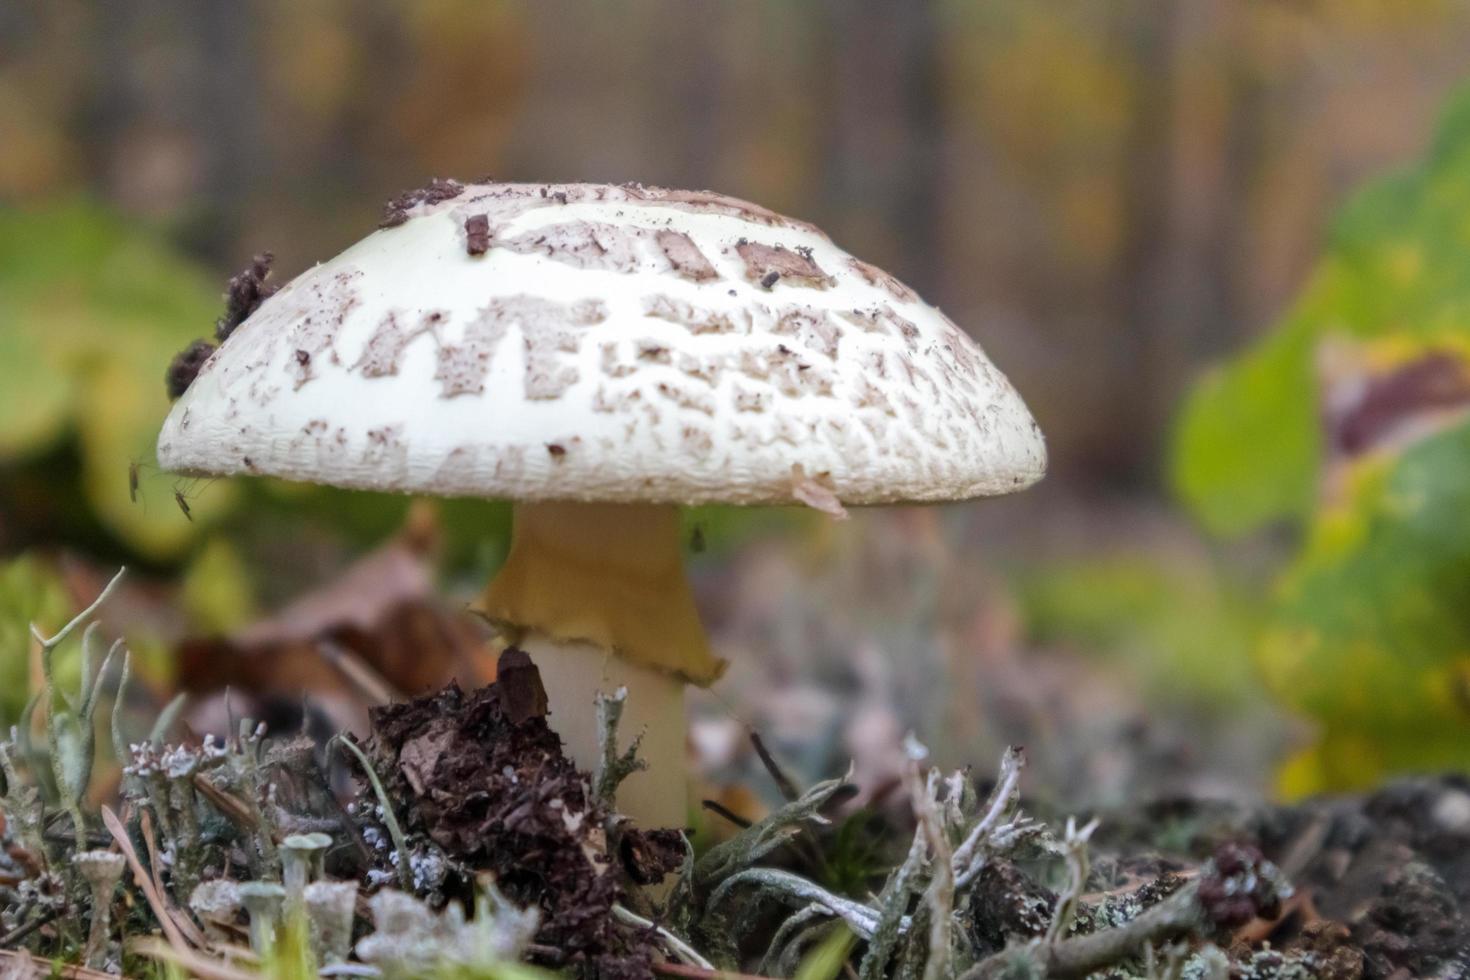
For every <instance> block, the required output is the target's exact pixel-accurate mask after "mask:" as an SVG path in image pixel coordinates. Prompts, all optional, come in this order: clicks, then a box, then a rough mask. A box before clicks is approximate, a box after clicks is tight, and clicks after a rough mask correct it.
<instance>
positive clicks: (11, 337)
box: [0, 200, 232, 559]
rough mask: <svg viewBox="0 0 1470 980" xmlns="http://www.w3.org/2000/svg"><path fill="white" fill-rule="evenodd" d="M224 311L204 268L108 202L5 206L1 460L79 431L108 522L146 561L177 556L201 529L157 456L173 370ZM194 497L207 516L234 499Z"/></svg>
mask: <svg viewBox="0 0 1470 980" xmlns="http://www.w3.org/2000/svg"><path fill="white" fill-rule="evenodd" d="M218 307H219V295H218V289H217V288H214V287H211V286H210V285H209V284H208V277H207V276H206V275H205V274H204V272H203V271H202V270H200V269H199V268H197V267H195V266H193V265H190V264H189V263H187V262H185V261H183V260H182V259H180V258H178V257H177V256H175V255H174V254H173V253H172V252H171V251H170V250H169V249H168V248H167V247H165V246H164V245H163V244H162V243H161V242H159V241H157V240H155V238H154V237H153V236H151V235H149V234H148V233H146V232H145V231H142V230H139V229H138V228H136V227H134V226H132V225H130V224H129V223H128V222H127V221H126V220H125V219H123V218H121V217H119V216H117V215H115V214H113V213H111V212H109V211H107V210H105V209H103V208H100V207H98V206H95V205H92V204H89V203H87V202H85V201H81V200H74V201H68V202H64V203H61V204H57V205H53V206H51V207H47V208H40V209H34V210H17V209H11V208H0V461H9V460H16V459H20V458H25V457H28V456H34V455H36V454H39V453H42V452H44V451H46V450H47V449H48V448H50V447H51V445H52V444H54V443H55V442H56V441H57V440H58V439H60V438H61V437H62V436H63V434H65V433H66V432H68V431H74V432H76V434H77V435H78V442H79V445H80V447H81V452H82V479H83V484H84V491H85V494H86V498H87V500H88V502H89V503H90V505H91V507H92V508H94V509H95V510H96V512H97V515H98V517H99V518H100V520H101V521H102V522H103V524H104V525H105V526H106V527H107V528H108V529H109V530H110V531H111V532H112V533H113V534H115V535H117V536H118V537H119V538H120V539H122V540H123V541H124V542H125V543H126V544H127V545H129V546H130V547H132V548H134V549H136V550H137V551H139V552H140V553H142V554H143V555H145V556H147V557H150V558H153V559H160V558H171V557H177V556H178V555H179V554H180V553H181V552H182V551H183V549H184V548H185V547H187V545H188V544H189V543H190V541H191V540H192V539H193V536H194V533H195V529H194V527H193V525H192V524H191V523H190V521H189V520H187V519H186V518H184V516H183V514H182V513H181V512H180V510H179V509H178V508H177V507H176V506H175V505H174V503H173V501H172V497H173V488H172V486H171V482H172V481H168V480H166V479H161V478H159V476H158V474H157V473H156V471H155V470H154V469H153V467H152V465H151V464H152V461H153V455H154V439H155V436H156V434H157V429H158V426H159V424H160V423H161V421H162V420H163V417H164V415H165V414H166V413H167V411H168V400H167V398H166V397H165V395H164V390H163V381H162V379H163V371H164V369H165V367H167V365H168V362H169V360H170V358H172V356H173V355H174V354H175V353H176V352H177V351H178V350H179V349H181V348H182V347H183V346H185V345H186V344H187V343H188V342H189V341H190V340H192V339H194V338H196V337H199V336H202V335H205V334H207V333H208V332H209V330H210V327H211V324H212V323H213V321H214V316H215V314H216V312H217V310H218ZM133 464H139V465H140V467H141V469H140V471H139V472H140V478H141V481H142V484H143V486H142V489H143V490H144V499H143V500H140V501H134V500H133V495H132V494H131V492H130V487H129V470H130V467H131V466H132V465H133ZM185 493H186V494H187V495H188V496H189V498H190V499H189V501H188V503H189V507H190V510H191V512H192V515H193V517H194V519H195V520H196V521H199V522H201V523H207V522H208V521H209V520H210V519H211V518H212V517H213V516H215V515H217V514H218V513H220V512H221V511H222V510H224V509H225V508H226V507H227V506H228V504H229V499H230V497H231V495H232V491H231V490H230V489H229V488H228V487H227V486H220V487H218V488H210V489H209V490H207V491H203V492H201V493H198V494H196V493H194V491H193V489H192V488H185Z"/></svg>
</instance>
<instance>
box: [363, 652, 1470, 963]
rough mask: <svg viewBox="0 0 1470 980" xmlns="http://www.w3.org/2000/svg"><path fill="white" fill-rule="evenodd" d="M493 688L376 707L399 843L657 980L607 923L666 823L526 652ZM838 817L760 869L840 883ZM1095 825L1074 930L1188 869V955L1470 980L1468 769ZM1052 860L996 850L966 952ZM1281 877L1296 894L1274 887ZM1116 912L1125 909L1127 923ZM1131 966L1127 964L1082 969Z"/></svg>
mask: <svg viewBox="0 0 1470 980" xmlns="http://www.w3.org/2000/svg"><path fill="white" fill-rule="evenodd" d="M499 678H500V679H499V681H498V682H497V683H496V684H492V685H490V686H488V687H485V688H482V689H480V690H478V691H475V692H472V693H466V692H464V691H462V690H461V689H460V688H459V687H457V686H453V685H451V686H450V687H449V688H446V689H445V690H442V691H440V692H438V693H436V694H433V695H430V696H427V697H423V698H419V699H417V700H414V701H409V702H405V703H400V704H394V705H390V706H387V707H383V708H379V709H375V711H374V712H373V717H372V721H373V731H374V734H373V738H372V741H371V743H370V748H371V750H372V752H373V754H374V756H375V758H376V760H377V763H378V771H379V772H380V773H384V774H387V775H388V776H389V779H388V782H389V784H390V785H389V787H388V790H389V794H390V796H391V797H393V798H395V799H398V800H402V801H405V802H404V805H403V816H404V817H405V818H406V823H407V826H406V827H405V830H406V831H407V832H408V834H409V837H410V840H419V841H423V842H425V844H426V846H427V845H432V846H433V847H434V848H437V849H438V850H439V852H440V853H442V854H443V855H445V856H447V858H448V859H449V860H450V861H451V863H452V866H453V867H454V869H455V872H454V874H456V875H458V877H459V882H458V887H459V888H460V889H461V891H463V890H467V889H468V887H469V884H470V883H471V881H472V880H473V876H474V875H475V874H477V873H480V872H486V871H488V872H491V873H493V874H495V876H496V877H497V880H498V881H499V884H500V886H501V887H502V889H504V890H505V891H506V892H507V894H509V895H511V896H512V897H513V898H514V899H515V900H517V901H519V902H522V903H531V904H536V905H538V906H539V907H540V909H541V910H542V914H543V925H542V928H541V931H540V933H539V934H538V936H537V943H538V949H539V950H541V952H538V953H537V957H538V958H539V959H540V961H541V962H543V963H544V964H545V965H548V966H555V967H571V968H573V969H574V970H575V971H576V972H577V973H579V974H580V975H582V976H590V977H615V978H620V980H621V978H633V977H647V976H651V975H652V972H651V971H652V970H653V967H654V963H655V961H656V960H657V959H658V958H659V957H657V955H656V954H655V952H654V947H653V946H652V945H651V942H652V937H651V936H649V935H647V934H646V933H643V932H640V931H639V930H636V929H628V928H626V927H619V926H616V925H614V923H613V921H612V918H611V914H610V910H611V908H612V906H613V905H614V904H615V903H624V904H631V903H632V901H633V899H634V896H633V895H632V894H631V893H632V891H633V886H635V885H643V884H649V883H654V882H658V881H660V880H661V879H663V878H664V877H665V876H666V875H668V874H670V873H672V872H676V871H677V869H678V868H679V867H680V865H681V863H682V861H683V859H684V847H683V841H682V839H681V837H680V835H679V833H678V831H676V830H671V829H652V830H643V829H640V828H633V827H628V826H626V825H625V824H620V823H619V822H618V820H616V819H613V820H610V819H609V816H610V815H609V813H608V811H607V808H606V807H605V806H604V805H603V804H602V803H601V802H599V801H598V800H596V799H594V798H592V794H591V790H590V786H591V785H592V782H591V781H590V780H589V779H588V777H587V775H586V774H585V773H579V772H578V771H577V770H576V768H575V767H574V766H573V765H572V763H571V762H570V761H568V760H567V758H566V757H565V756H564V755H563V754H562V751H561V744H560V741H559V739H558V738H557V736H556V735H555V733H553V732H552V731H551V730H550V728H549V727H548V726H547V724H546V719H545V713H546V701H545V691H544V689H543V688H542V686H541V682H540V678H539V676H538V675H537V673H536V670H535V667H534V666H533V665H532V664H531V663H530V661H529V658H528V657H526V655H525V654H524V653H522V652H520V651H518V650H514V649H512V650H509V651H507V652H506V654H505V655H504V656H503V658H502V660H501V663H500V668H499ZM773 771H774V772H779V770H773ZM368 799H370V795H369V794H367V793H366V792H365V793H364V796H363V800H364V801H365V800H368ZM1027 809H1028V810H1030V811H1032V812H1036V811H1037V810H1038V809H1039V808H1038V807H1036V806H1028V807H1027ZM829 816H831V817H832V818H833V820H832V825H831V827H830V828H829V830H827V831H825V832H818V833H816V834H814V835H812V836H810V837H803V838H802V839H800V840H797V841H794V842H793V843H792V844H791V845H789V846H788V847H787V848H786V849H785V850H783V851H778V852H776V853H775V854H773V855H770V856H769V858H768V859H767V860H763V861H762V864H767V865H770V866H782V867H786V868H788V869H790V870H793V871H796V872H798V873H801V874H803V875H804V876H809V877H811V878H812V879H814V880H815V879H818V878H824V879H825V880H826V881H827V882H828V883H829V884H831V885H832V886H833V887H837V885H836V884H835V882H836V879H835V878H834V877H833V875H832V868H833V867H834V866H835V865H836V864H837V863H838V860H839V854H840V853H841V849H842V848H843V847H844V846H849V847H850V845H851V843H852V842H851V840H850V839H849V840H848V841H847V843H846V844H844V843H843V833H844V832H843V830H842V825H843V823H844V821H843V820H842V818H841V814H840V813H830V814H829ZM1099 816H1101V817H1102V828H1103V829H1102V830H1101V831H1100V832H1099V833H1098V834H1097V836H1096V837H1095V838H1094V840H1093V846H1092V849H1091V850H1092V853H1091V858H1092V876H1091V878H1090V879H1089V888H1088V893H1087V894H1085V895H1084V896H1083V900H1082V904H1081V907H1080V908H1079V911H1078V923H1079V925H1078V931H1079V932H1094V931H1100V930H1104V929H1109V928H1112V927H1115V926H1117V925H1119V923H1120V922H1122V921H1124V920H1127V919H1129V918H1131V917H1132V916H1133V915H1136V914H1137V912H1138V910H1139V909H1142V908H1148V907H1150V906H1152V905H1154V904H1156V903H1158V902H1160V901H1163V900H1165V899H1166V898H1167V897H1168V896H1170V895H1172V894H1174V893H1175V892H1177V891H1178V890H1179V889H1180V888H1182V887H1183V886H1184V885H1185V884H1186V883H1188V882H1190V881H1191V880H1193V879H1196V878H1198V879H1199V888H1198V896H1199V902H1200V904H1201V906H1202V907H1203V909H1204V910H1205V916H1204V922H1205V923H1206V924H1205V925H1203V926H1201V928H1203V929H1206V930H1209V933H1210V934H1209V935H1194V936H1192V937H1190V941H1191V942H1192V943H1193V945H1194V948H1196V949H1198V948H1200V945H1201V944H1202V943H1203V942H1204V941H1205V940H1209V941H1212V942H1214V943H1216V944H1217V945H1218V946H1219V948H1221V949H1222V950H1224V951H1225V952H1226V953H1227V954H1228V956H1229V959H1230V964H1231V976H1232V977H1233V978H1241V980H1247V978H1249V980H1255V978H1261V980H1266V978H1280V980H1299V978H1307V977H1323V978H1329V980H1370V978H1371V980H1377V978H1383V980H1408V978H1416V977H1438V978H1446V980H1449V978H1460V977H1470V916H1467V914H1466V912H1467V909H1470V781H1467V780H1465V779H1464V778H1461V777H1450V776H1446V777H1442V778H1422V779H1415V780H1407V781H1401V782H1396V783H1393V784H1391V785H1388V786H1386V787H1384V788H1383V789H1381V790H1379V791H1377V792H1374V793H1371V794H1367V795H1359V796H1343V797H1338V798H1324V799H1317V800H1311V801H1307V802H1305V803H1301V804H1296V805H1277V804H1250V803H1245V802H1240V801H1206V800H1199V799H1190V798H1178V799H1169V800H1160V801H1157V802H1152V803H1146V804H1140V805H1138V806H1136V807H1129V808H1125V809H1122V810H1118V811H1111V812H1106V813H1101V814H1099ZM864 819H865V820H866V821H867V827H866V829H865V830H864V833H865V834H866V835H869V836H873V837H874V839H875V841H876V842H877V846H876V848H875V850H877V851H882V852H884V853H892V852H893V851H894V850H895V848H894V847H891V846H889V845H893V844H895V843H898V844H900V845H901V843H902V842H905V841H907V840H908V838H909V835H910V834H911V833H912V827H911V826H904V825H903V819H902V818H901V817H899V818H882V817H880V816H879V815H877V814H873V813H867V814H866V816H865V818H864ZM899 850H901V846H900V847H899ZM1048 860H1050V859H1046V858H1042V859H1040V860H1038V861H1032V860H1029V859H1022V860H1018V861H1012V860H1010V859H998V860H996V861H994V862H993V863H992V864H991V865H990V866H988V867H987V868H986V870H985V871H984V872H983V876H982V878H981V879H980V880H979V883H978V884H977V886H976V888H975V891H974V896H975V900H974V902H973V903H972V904H971V906H970V910H969V912H968V913H967V915H968V916H969V918H970V920H971V921H969V922H967V923H964V925H965V926H966V929H967V933H968V935H969V936H970V939H971V945H972V947H973V948H974V949H975V950H976V951H978V952H980V953H981V954H982V955H987V956H988V955H990V954H991V953H994V952H998V951H1000V950H1002V949H1004V948H1005V947H1006V946H1007V945H1008V944H1014V943H1017V942H1025V941H1027V940H1030V939H1035V938H1037V937H1039V936H1041V935H1044V934H1045V932H1046V930H1047V927H1048V924H1049V922H1050V918H1051V909H1052V908H1053V907H1054V904H1055V902H1056V893H1055V891H1053V890H1052V888H1053V887H1054V886H1055V885H1056V884H1057V882H1056V880H1055V878H1054V876H1053V877H1051V878H1048V876H1047V873H1046V870H1045V869H1046V867H1047V861H1048ZM1266 862H1270V865H1274V866H1275V867H1274V868H1272V867H1271V866H1270V865H1268V864H1267V863H1266ZM1052 867H1053V868H1054V867H1055V864H1054V862H1053V865H1052ZM819 869H826V870H825V872H824V871H822V870H819ZM886 870H887V864H886V863H885V862H878V863H877V864H875V865H873V866H871V867H870V868H869V869H868V870H866V871H864V872H862V873H860V874H858V875H857V876H855V877H853V878H850V879H848V880H847V882H846V884H845V885H844V886H842V890H844V891H845V892H846V893H847V894H848V895H849V896H850V897H852V898H855V899H858V900H860V901H861V900H868V899H869V898H870V893H871V892H873V891H875V890H876V888H877V887H880V886H881V885H882V881H883V875H884V873H885V872H886ZM1283 880H1284V881H1285V882H1286V883H1287V885H1288V886H1289V887H1279V888H1278V887H1277V883H1278V882H1280V881H1283ZM454 887H455V886H454V885H453V884H451V886H450V887H449V888H447V889H446V892H447V893H453V891H454ZM1124 909H1131V910H1132V911H1131V912H1128V913H1127V914H1125V915H1121V916H1120V915H1119V912H1120V910H1124ZM781 921H782V920H781V917H779V916H771V915H761V916H752V917H749V918H745V919H742V920H740V921H739V926H740V930H741V934H740V935H738V936H733V937H731V938H732V939H734V941H735V942H734V947H736V948H738V949H739V950H740V951H741V953H742V956H741V958H742V959H745V960H747V962H745V963H744V964H742V965H743V966H744V967H745V968H746V969H749V970H753V969H754V968H755V965H756V955H757V954H758V952H759V951H760V950H763V949H764V948H765V947H766V946H767V945H768V944H769V942H770V940H771V938H772V936H773V934H774V931H775V929H776V928H778V927H779V925H780V924H781ZM1141 970H1142V966H1141V960H1140V959H1139V958H1138V957H1134V958H1133V959H1131V960H1124V961H1120V962H1119V963H1118V964H1116V966H1115V967H1114V968H1113V972H1107V971H1104V972H1101V973H1098V974H1095V975H1097V976H1109V977H1117V978H1124V977H1136V976H1141V975H1143V974H1142V973H1141Z"/></svg>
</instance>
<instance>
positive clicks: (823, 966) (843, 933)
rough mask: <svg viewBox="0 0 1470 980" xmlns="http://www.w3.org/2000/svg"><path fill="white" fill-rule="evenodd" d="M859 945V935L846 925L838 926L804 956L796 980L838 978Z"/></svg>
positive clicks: (828, 979) (833, 979)
mask: <svg viewBox="0 0 1470 980" xmlns="http://www.w3.org/2000/svg"><path fill="white" fill-rule="evenodd" d="M855 945H857V937H856V936H854V935H853V934H852V931H851V930H849V929H847V928H846V927H845V926H841V925H839V926H837V927H836V928H834V929H833V930H832V932H831V933H830V934H828V935H827V937H826V938H824V939H823V940H822V941H821V942H820V943H818V944H817V947H816V948H815V949H813V950H812V951H811V952H810V953H808V954H806V956H804V957H802V960H801V965H800V966H798V967H797V969H796V977H795V980H836V978H837V977H839V976H841V975H842V967H843V966H844V964H846V963H847V957H848V954H850V953H851V952H852V948H853V946H855Z"/></svg>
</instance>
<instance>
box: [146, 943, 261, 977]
mask: <svg viewBox="0 0 1470 980" xmlns="http://www.w3.org/2000/svg"><path fill="white" fill-rule="evenodd" d="M129 945H130V946H131V948H132V951H133V952H135V953H137V954H138V955H139V956H147V957H149V958H150V959H155V960H162V961H163V962H165V963H171V964H173V965H174V966H178V967H182V968H183V969H184V970H185V971H187V972H188V973H189V975H190V976H196V977H200V978H202V980H259V977H260V974H258V973H254V972H248V973H247V972H246V971H244V970H239V969H236V968H235V967H233V966H230V965H228V964H226V963H224V962H222V961H220V960H216V959H211V958H209V957H207V956H200V955H199V954H198V953H195V952H194V951H192V950H189V949H185V948H182V947H178V946H172V945H170V944H168V943H161V942H159V941H158V940H157V939H152V938H148V939H140V940H137V941H136V942H133V943H130V944H129Z"/></svg>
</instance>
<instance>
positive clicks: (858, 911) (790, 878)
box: [709, 868, 908, 939]
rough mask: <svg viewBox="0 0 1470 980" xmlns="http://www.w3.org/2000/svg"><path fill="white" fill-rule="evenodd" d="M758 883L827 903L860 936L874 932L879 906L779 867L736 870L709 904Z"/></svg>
mask: <svg viewBox="0 0 1470 980" xmlns="http://www.w3.org/2000/svg"><path fill="white" fill-rule="evenodd" d="M749 884H753V885H757V886H759V887H760V888H762V889H763V890H765V891H767V892H769V893H771V894H774V895H779V896H781V897H782V898H792V899H796V900H797V901H800V902H802V903H803V904H809V903H813V902H815V903H816V904H818V905H821V906H823V907H825V908H826V909H827V910H828V911H829V912H830V913H831V914H832V915H834V916H836V917H837V918H839V919H841V920H842V921H843V922H846V923H847V925H848V928H850V929H852V931H853V932H855V933H857V934H858V936H859V938H862V939H869V938H871V937H872V935H873V927H874V926H876V925H877V924H878V912H877V910H876V909H873V908H870V907H869V906H867V905H864V904H863V903H862V902H855V901H853V900H852V899H850V898H843V897H842V896H840V895H833V894H832V893H831V892H829V891H827V890H826V889H825V888H823V887H822V886H821V885H819V884H817V883H816V882H814V881H808V880H807V879H805V878H803V877H801V876H800V875H795V874H792V873H791V872H790V871H781V870H778V869H776V868H751V869H749V870H747V871H741V872H739V873H738V874H733V875H731V876H730V877H728V878H726V879H725V880H724V881H723V882H721V884H720V886H719V887H718V888H716V889H715V890H714V892H713V893H712V894H711V895H710V899H709V908H710V909H714V908H715V907H716V906H718V905H720V904H721V903H722V902H724V900H725V899H726V898H727V897H728V896H729V895H730V894H731V892H733V891H734V890H735V888H736V886H738V885H749ZM907 925H908V922H907V918H906V917H905V921H903V922H901V923H900V929H903V928H905V927H907Z"/></svg>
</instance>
